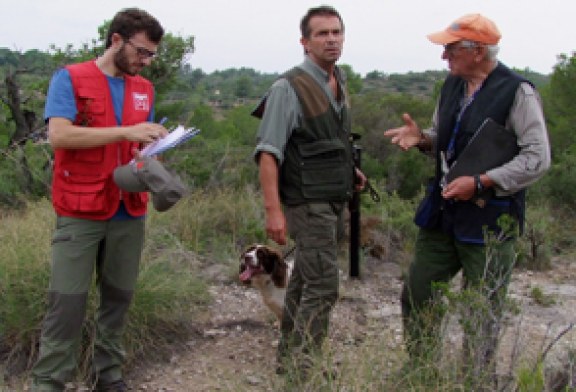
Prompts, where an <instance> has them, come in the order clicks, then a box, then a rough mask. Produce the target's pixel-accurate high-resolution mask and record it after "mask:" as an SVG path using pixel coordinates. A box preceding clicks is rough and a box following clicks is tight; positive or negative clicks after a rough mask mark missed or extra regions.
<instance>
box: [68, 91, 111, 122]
mask: <svg viewBox="0 0 576 392" xmlns="http://www.w3.org/2000/svg"><path fill="white" fill-rule="evenodd" d="M76 110H77V113H76V120H75V121H74V123H75V124H77V125H80V126H82V127H93V126H96V125H101V124H100V122H101V121H102V120H101V118H102V115H103V113H104V112H105V110H106V97H105V96H104V95H101V94H94V92H93V91H92V90H89V89H83V88H80V89H78V95H77V97H76Z"/></svg>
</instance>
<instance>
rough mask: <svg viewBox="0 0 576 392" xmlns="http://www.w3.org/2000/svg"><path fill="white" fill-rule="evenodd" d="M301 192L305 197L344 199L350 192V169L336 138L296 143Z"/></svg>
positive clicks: (343, 148) (344, 153) (342, 147)
mask: <svg viewBox="0 0 576 392" xmlns="http://www.w3.org/2000/svg"><path fill="white" fill-rule="evenodd" d="M298 152H299V154H300V174H301V181H302V194H303V195H304V197H306V198H309V199H325V200H344V199H346V198H348V196H349V194H348V193H349V192H350V191H351V189H349V188H351V187H350V183H351V178H348V177H351V172H349V170H348V169H349V166H348V165H346V158H345V157H346V151H345V147H344V145H343V144H342V142H341V141H340V140H320V141H317V142H313V143H306V144H300V145H299V146H298Z"/></svg>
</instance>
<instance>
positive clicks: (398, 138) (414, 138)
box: [384, 113, 422, 151]
mask: <svg viewBox="0 0 576 392" xmlns="http://www.w3.org/2000/svg"><path fill="white" fill-rule="evenodd" d="M402 120H403V121H404V125H403V126H401V127H398V128H392V129H389V130H387V131H385V132H384V136H385V137H389V138H390V141H391V142H392V143H393V144H397V145H398V146H399V147H400V148H402V149H403V150H404V151H406V150H408V149H409V148H411V147H414V146H416V145H417V144H418V142H420V140H421V138H422V132H421V131H420V128H419V127H418V125H417V124H416V122H415V121H414V120H412V117H410V115H409V114H408V113H404V114H403V115H402Z"/></svg>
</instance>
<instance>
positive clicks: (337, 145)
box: [279, 67, 354, 205]
mask: <svg viewBox="0 0 576 392" xmlns="http://www.w3.org/2000/svg"><path fill="white" fill-rule="evenodd" d="M283 77H284V78H286V80H288V82H289V83H290V85H291V86H292V88H293V89H294V91H295V92H296V95H297V96H298V100H299V102H300V105H301V107H302V111H303V117H304V118H303V121H302V125H301V127H299V128H297V129H294V130H293V131H292V134H291V136H290V139H289V140H288V143H287V145H286V150H285V159H284V162H283V164H282V166H281V168H280V179H279V181H280V197H281V199H282V202H283V203H284V204H288V205H297V204H301V203H305V202H310V201H329V202H331V201H333V202H343V201H346V200H349V199H350V198H351V197H352V192H353V187H354V164H353V156H352V154H353V151H352V142H351V135H350V134H351V119H350V113H349V108H348V105H347V104H346V105H345V106H344V107H343V109H342V111H341V113H340V115H339V114H338V113H337V112H336V110H335V109H334V108H333V107H332V105H331V103H330V99H329V97H328V96H327V95H326V93H325V92H324V90H323V89H322V88H321V86H320V85H319V84H318V83H317V82H316V81H315V80H314V79H313V78H312V76H310V75H309V74H308V73H306V72H305V71H304V70H302V69H301V68H298V67H295V68H293V69H292V70H290V71H288V72H287V73H285V74H284V76H283ZM342 94H343V96H342V97H341V99H346V96H345V92H343V93H342Z"/></svg>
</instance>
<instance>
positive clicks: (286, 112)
mask: <svg viewBox="0 0 576 392" xmlns="http://www.w3.org/2000/svg"><path fill="white" fill-rule="evenodd" d="M300 111H301V109H300V104H299V102H298V98H297V96H296V93H295V92H294V89H293V88H292V87H291V86H290V84H289V82H288V81H287V80H285V79H279V80H277V81H276V82H275V83H274V84H273V85H272V87H271V88H270V90H269V92H268V95H267V97H266V106H265V110H264V115H263V116H262V121H261V122H260V126H259V127H258V134H257V137H256V149H255V151H254V158H255V159H256V160H258V157H259V155H260V153H261V152H267V153H270V154H272V155H274V156H275V157H276V159H277V160H278V163H279V164H281V163H282V162H283V161H284V148H285V146H286V143H287V142H288V139H289V138H290V135H291V133H292V130H293V129H295V128H297V127H298V121H299V117H300V116H299V112H300Z"/></svg>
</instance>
